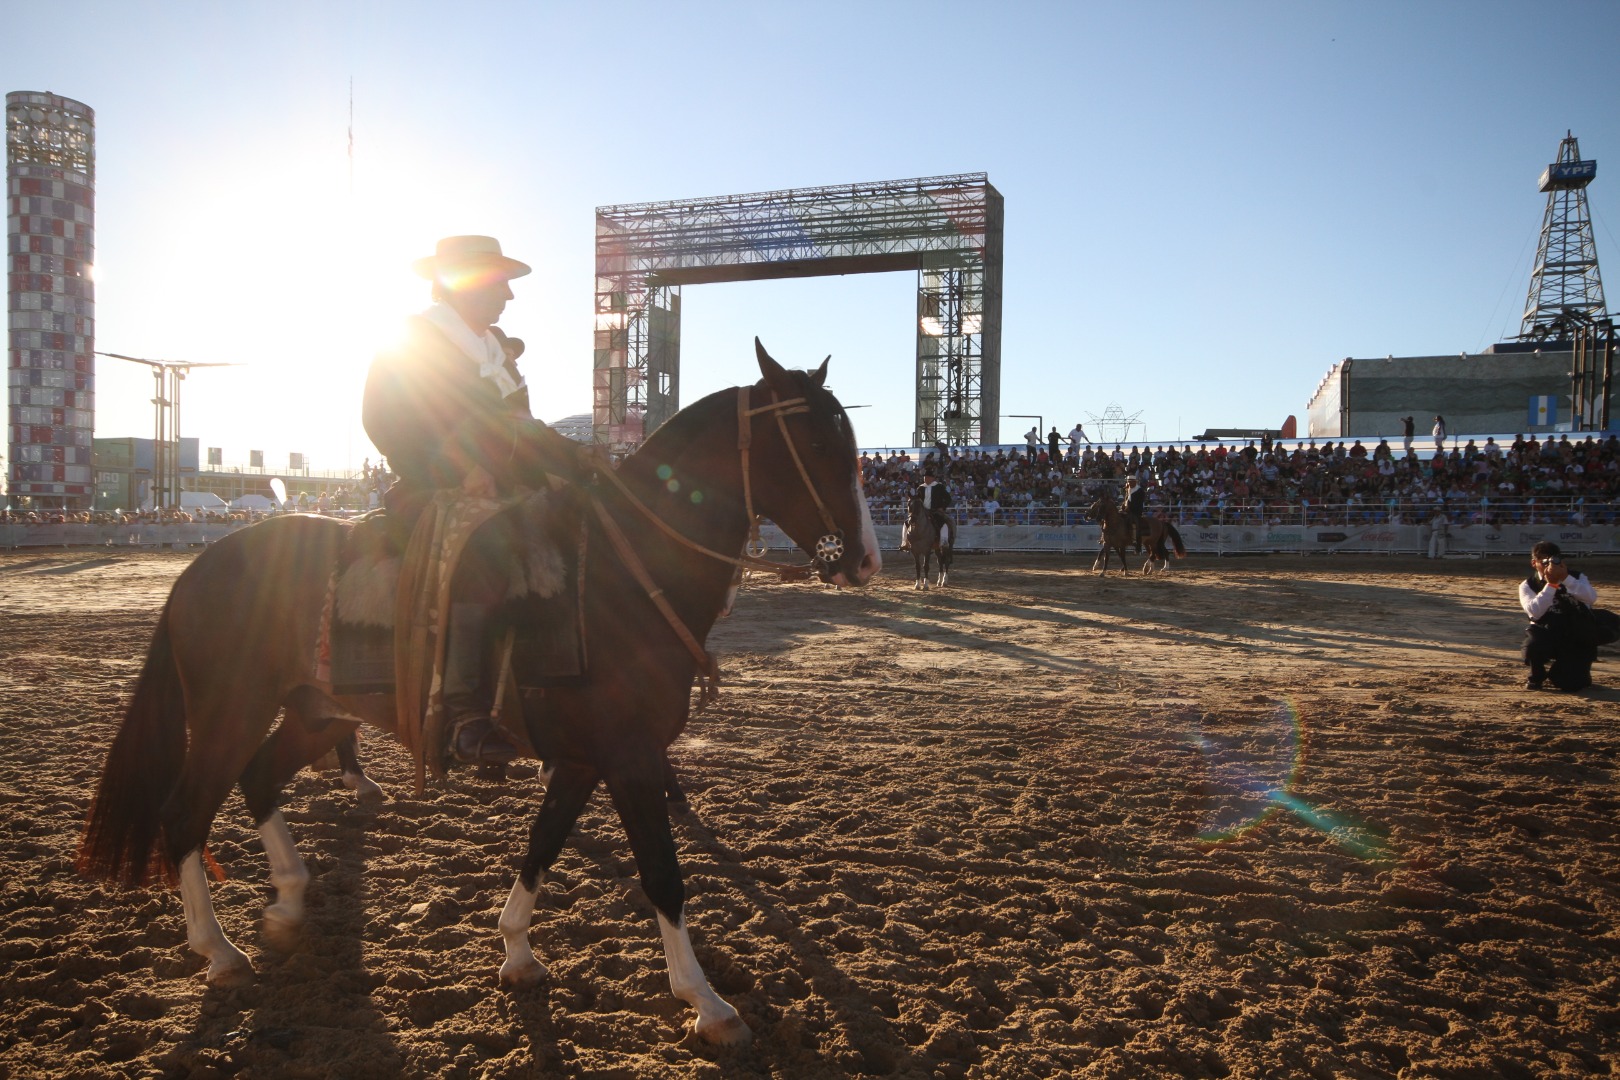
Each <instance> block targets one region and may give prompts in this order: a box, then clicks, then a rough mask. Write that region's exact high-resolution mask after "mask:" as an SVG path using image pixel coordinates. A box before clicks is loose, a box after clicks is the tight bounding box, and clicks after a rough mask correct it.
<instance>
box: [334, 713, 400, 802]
mask: <svg viewBox="0 0 1620 1080" xmlns="http://www.w3.org/2000/svg"><path fill="white" fill-rule="evenodd" d="M337 756H338V767H339V768H340V769H341V770H342V777H343V786H344V787H346V788H348V789H349V790H350V791H352V792H354V795H355V798H357V799H359V800H360V801H361V802H381V801H383V800H384V799H387V798H388V793H387V792H385V791H383V789H382V787H381V785H379V784H378V783H377V782H376V781H375V780H373V779H372V778H371V777H369V776H367V775H366V770H365V768H364V767H363V766H362V765H361V764H360V732H359V730H358V729H356V730H355V731H353V732H351V733H350V735H349V737H348V738H346V739H342V740H340V741H339V742H338V744H337Z"/></svg>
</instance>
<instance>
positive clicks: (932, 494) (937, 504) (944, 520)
mask: <svg viewBox="0 0 1620 1080" xmlns="http://www.w3.org/2000/svg"><path fill="white" fill-rule="evenodd" d="M917 497H918V498H919V499H921V500H922V507H923V510H924V512H925V513H927V514H928V516H929V518H930V519H931V520H932V521H933V523H934V531H935V532H936V533H938V534H939V536H940V539H941V542H942V543H944V544H945V545H946V546H947V547H949V546H950V545H951V543H952V542H953V541H954V540H955V539H956V537H955V536H954V535H953V532H952V528H953V527H952V525H951V519H950V517H949V516H947V515H946V513H945V511H947V510H949V509H950V508H951V489H950V488H948V487H946V486H945V485H944V484H942V483H940V482H939V481H937V480H936V479H935V478H934V467H933V466H932V465H926V466H924V467H923V482H922V483H921V484H919V485H918V486H917ZM900 550H901V551H910V550H911V522H909V521H908V522H906V535H905V536H904V537H903V538H902V539H901V541H900Z"/></svg>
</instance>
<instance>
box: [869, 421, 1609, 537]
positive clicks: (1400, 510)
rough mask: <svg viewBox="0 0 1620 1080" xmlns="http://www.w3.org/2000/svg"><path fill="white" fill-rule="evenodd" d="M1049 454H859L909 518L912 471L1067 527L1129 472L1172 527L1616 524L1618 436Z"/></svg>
mask: <svg viewBox="0 0 1620 1080" xmlns="http://www.w3.org/2000/svg"><path fill="white" fill-rule="evenodd" d="M1059 450H1060V452H1059V453H1058V454H1056V455H1054V454H1052V453H1051V450H1050V448H1039V449H1037V448H1035V447H1034V446H1031V447H1029V448H1027V449H1025V450H1023V451H1019V450H1016V449H1012V450H1009V449H996V450H963V449H948V448H945V447H936V448H935V449H934V450H931V451H929V452H927V453H925V454H923V455H922V456H921V458H920V459H913V458H912V456H911V455H910V454H909V453H908V452H904V451H902V452H899V453H891V454H890V455H889V456H888V457H887V458H885V457H884V455H883V454H882V453H881V452H879V453H876V454H865V453H863V454H862V455H861V474H862V480H863V482H864V484H865V490H866V495H867V500H868V502H869V504H870V506H871V508H872V510H873V514H874V519H876V520H884V521H888V520H896V519H897V518H898V516H900V515H903V514H904V512H905V507H906V502H907V499H908V497H909V495H910V493H911V492H912V491H913V490H915V488H916V486H917V485H918V484H919V483H920V482H921V480H922V470H923V469H924V468H925V467H928V466H935V467H936V469H937V471H938V473H939V476H940V479H942V480H943V481H944V483H945V484H946V485H948V486H949V488H950V489H951V496H952V500H953V502H954V504H955V508H956V509H955V513H956V515H957V517H958V520H959V521H960V522H961V523H962V524H964V525H973V524H1072V523H1074V522H1076V521H1077V520H1078V519H1079V517H1080V515H1081V514H1083V512H1084V510H1085V508H1086V507H1087V506H1089V505H1090V504H1091V502H1092V501H1093V500H1095V499H1096V497H1097V495H1098V493H1099V491H1100V490H1102V489H1103V488H1105V487H1114V489H1115V498H1116V500H1117V499H1119V497H1120V495H1119V490H1118V489H1119V487H1120V486H1122V485H1123V482H1124V481H1125V480H1126V479H1128V478H1132V477H1134V478H1135V479H1136V480H1137V481H1138V483H1140V484H1142V485H1143V486H1144V487H1145V488H1146V489H1147V492H1148V508H1149V511H1150V512H1152V513H1156V514H1160V515H1163V516H1166V517H1169V518H1170V519H1171V520H1172V521H1175V522H1176V523H1178V524H1257V525H1259V524H1272V525H1277V524H1307V525H1314V524H1329V523H1333V524H1346V525H1360V524H1382V523H1392V524H1399V523H1407V524H1417V523H1423V522H1428V521H1431V520H1432V518H1433V516H1434V515H1435V514H1437V513H1439V514H1444V515H1445V517H1446V518H1447V520H1449V521H1450V522H1451V523H1453V524H1458V525H1468V524H1491V525H1498V524H1515V523H1516V524H1566V523H1567V524H1575V525H1584V524H1613V523H1615V522H1616V521H1620V514H1617V511H1620V507H1617V505H1616V504H1617V500H1620V438H1617V437H1616V436H1614V435H1607V436H1596V437H1594V436H1590V435H1588V436H1579V437H1577V438H1575V439H1571V438H1570V437H1569V436H1568V435H1560V436H1557V437H1554V436H1550V435H1549V436H1548V437H1546V438H1545V439H1538V438H1537V437H1536V436H1534V435H1531V436H1530V437H1529V438H1526V437H1524V436H1522V435H1521V436H1519V437H1517V438H1515V439H1514V440H1513V442H1512V443H1511V444H1508V445H1502V444H1499V443H1498V442H1497V441H1496V439H1495V438H1494V437H1487V438H1486V439H1484V440H1483V441H1482V442H1481V441H1476V440H1474V439H1467V440H1455V439H1454V440H1452V441H1451V442H1450V445H1449V448H1448V449H1446V450H1444V451H1443V452H1442V451H1436V450H1430V451H1429V452H1427V453H1425V452H1423V451H1422V450H1417V449H1415V450H1414V451H1413V452H1410V453H1407V452H1405V451H1404V450H1396V449H1393V448H1391V446H1390V444H1389V443H1388V441H1387V440H1382V439H1380V440H1379V441H1378V442H1377V443H1376V444H1374V445H1371V446H1368V445H1367V444H1365V443H1363V442H1362V441H1360V440H1359V439H1342V440H1341V439H1334V440H1315V439H1302V440H1286V441H1278V442H1273V441H1272V440H1271V439H1270V438H1269V437H1268V438H1264V439H1260V440H1252V441H1249V442H1247V443H1245V444H1243V445H1241V446H1240V445H1227V444H1224V443H1220V442H1216V443H1211V444H1205V445H1200V446H1196V447H1194V446H1150V445H1131V446H1125V445H1118V444H1116V445H1115V446H1114V447H1112V449H1105V448H1103V447H1100V446H1095V445H1092V444H1086V445H1084V446H1077V445H1075V444H1074V443H1073V442H1071V444H1070V445H1069V447H1068V450H1067V451H1066V452H1063V451H1062V448H1061V447H1059Z"/></svg>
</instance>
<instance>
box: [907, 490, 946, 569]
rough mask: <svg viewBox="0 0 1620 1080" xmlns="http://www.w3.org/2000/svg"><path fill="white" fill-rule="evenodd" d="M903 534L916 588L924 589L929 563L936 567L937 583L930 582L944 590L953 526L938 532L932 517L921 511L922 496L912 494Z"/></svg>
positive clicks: (929, 513)
mask: <svg viewBox="0 0 1620 1080" xmlns="http://www.w3.org/2000/svg"><path fill="white" fill-rule="evenodd" d="M905 528H906V534H907V536H908V537H909V538H910V539H909V540H908V541H907V543H908V544H909V545H910V547H911V558H912V560H913V561H914V562H916V564H917V584H916V586H915V587H916V588H919V589H926V588H928V567H929V563H930V562H933V563H935V564H937V565H938V566H939V580H937V581H936V582H934V584H936V585H938V586H939V587H940V588H942V589H943V588H944V587H945V581H946V579H947V578H948V577H950V573H951V559H952V548H953V547H954V545H955V540H956V526H955V525H952V524H949V523H948V522H947V524H946V526H945V527H944V528H943V529H941V528H940V527H939V526H938V525H936V524H935V522H934V515H933V514H932V513H931V512H930V511H928V510H926V509H924V508H923V504H922V496H921V495H917V494H913V495H912V496H911V505H910V506H909V507H907V509H906V525H905Z"/></svg>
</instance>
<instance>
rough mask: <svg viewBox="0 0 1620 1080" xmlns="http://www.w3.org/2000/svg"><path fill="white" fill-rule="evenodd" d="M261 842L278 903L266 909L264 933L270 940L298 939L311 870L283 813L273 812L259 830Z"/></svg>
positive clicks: (302, 922)
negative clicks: (289, 829) (296, 936)
mask: <svg viewBox="0 0 1620 1080" xmlns="http://www.w3.org/2000/svg"><path fill="white" fill-rule="evenodd" d="M259 839H260V840H262V841H263V842H264V853H265V855H266V856H268V857H269V859H270V884H271V885H274V886H275V888H276V902H275V903H273V904H271V905H270V906H269V907H267V908H265V909H264V929H265V933H266V934H267V935H269V936H270V937H271V938H274V939H277V940H284V939H287V938H291V937H293V936H295V935H296V934H297V932H298V928H299V927H300V926H302V925H304V891H305V890H306V889H307V888H308V887H309V870H308V869H307V868H306V867H305V866H304V860H303V859H301V858H299V856H298V848H297V846H295V845H294V844H293V838H292V833H291V832H289V831H287V821H286V819H285V818H283V817H282V816H281V811H280V810H273V811H271V813H270V816H269V817H267V818H265V819H264V824H263V825H260V826H259Z"/></svg>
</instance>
